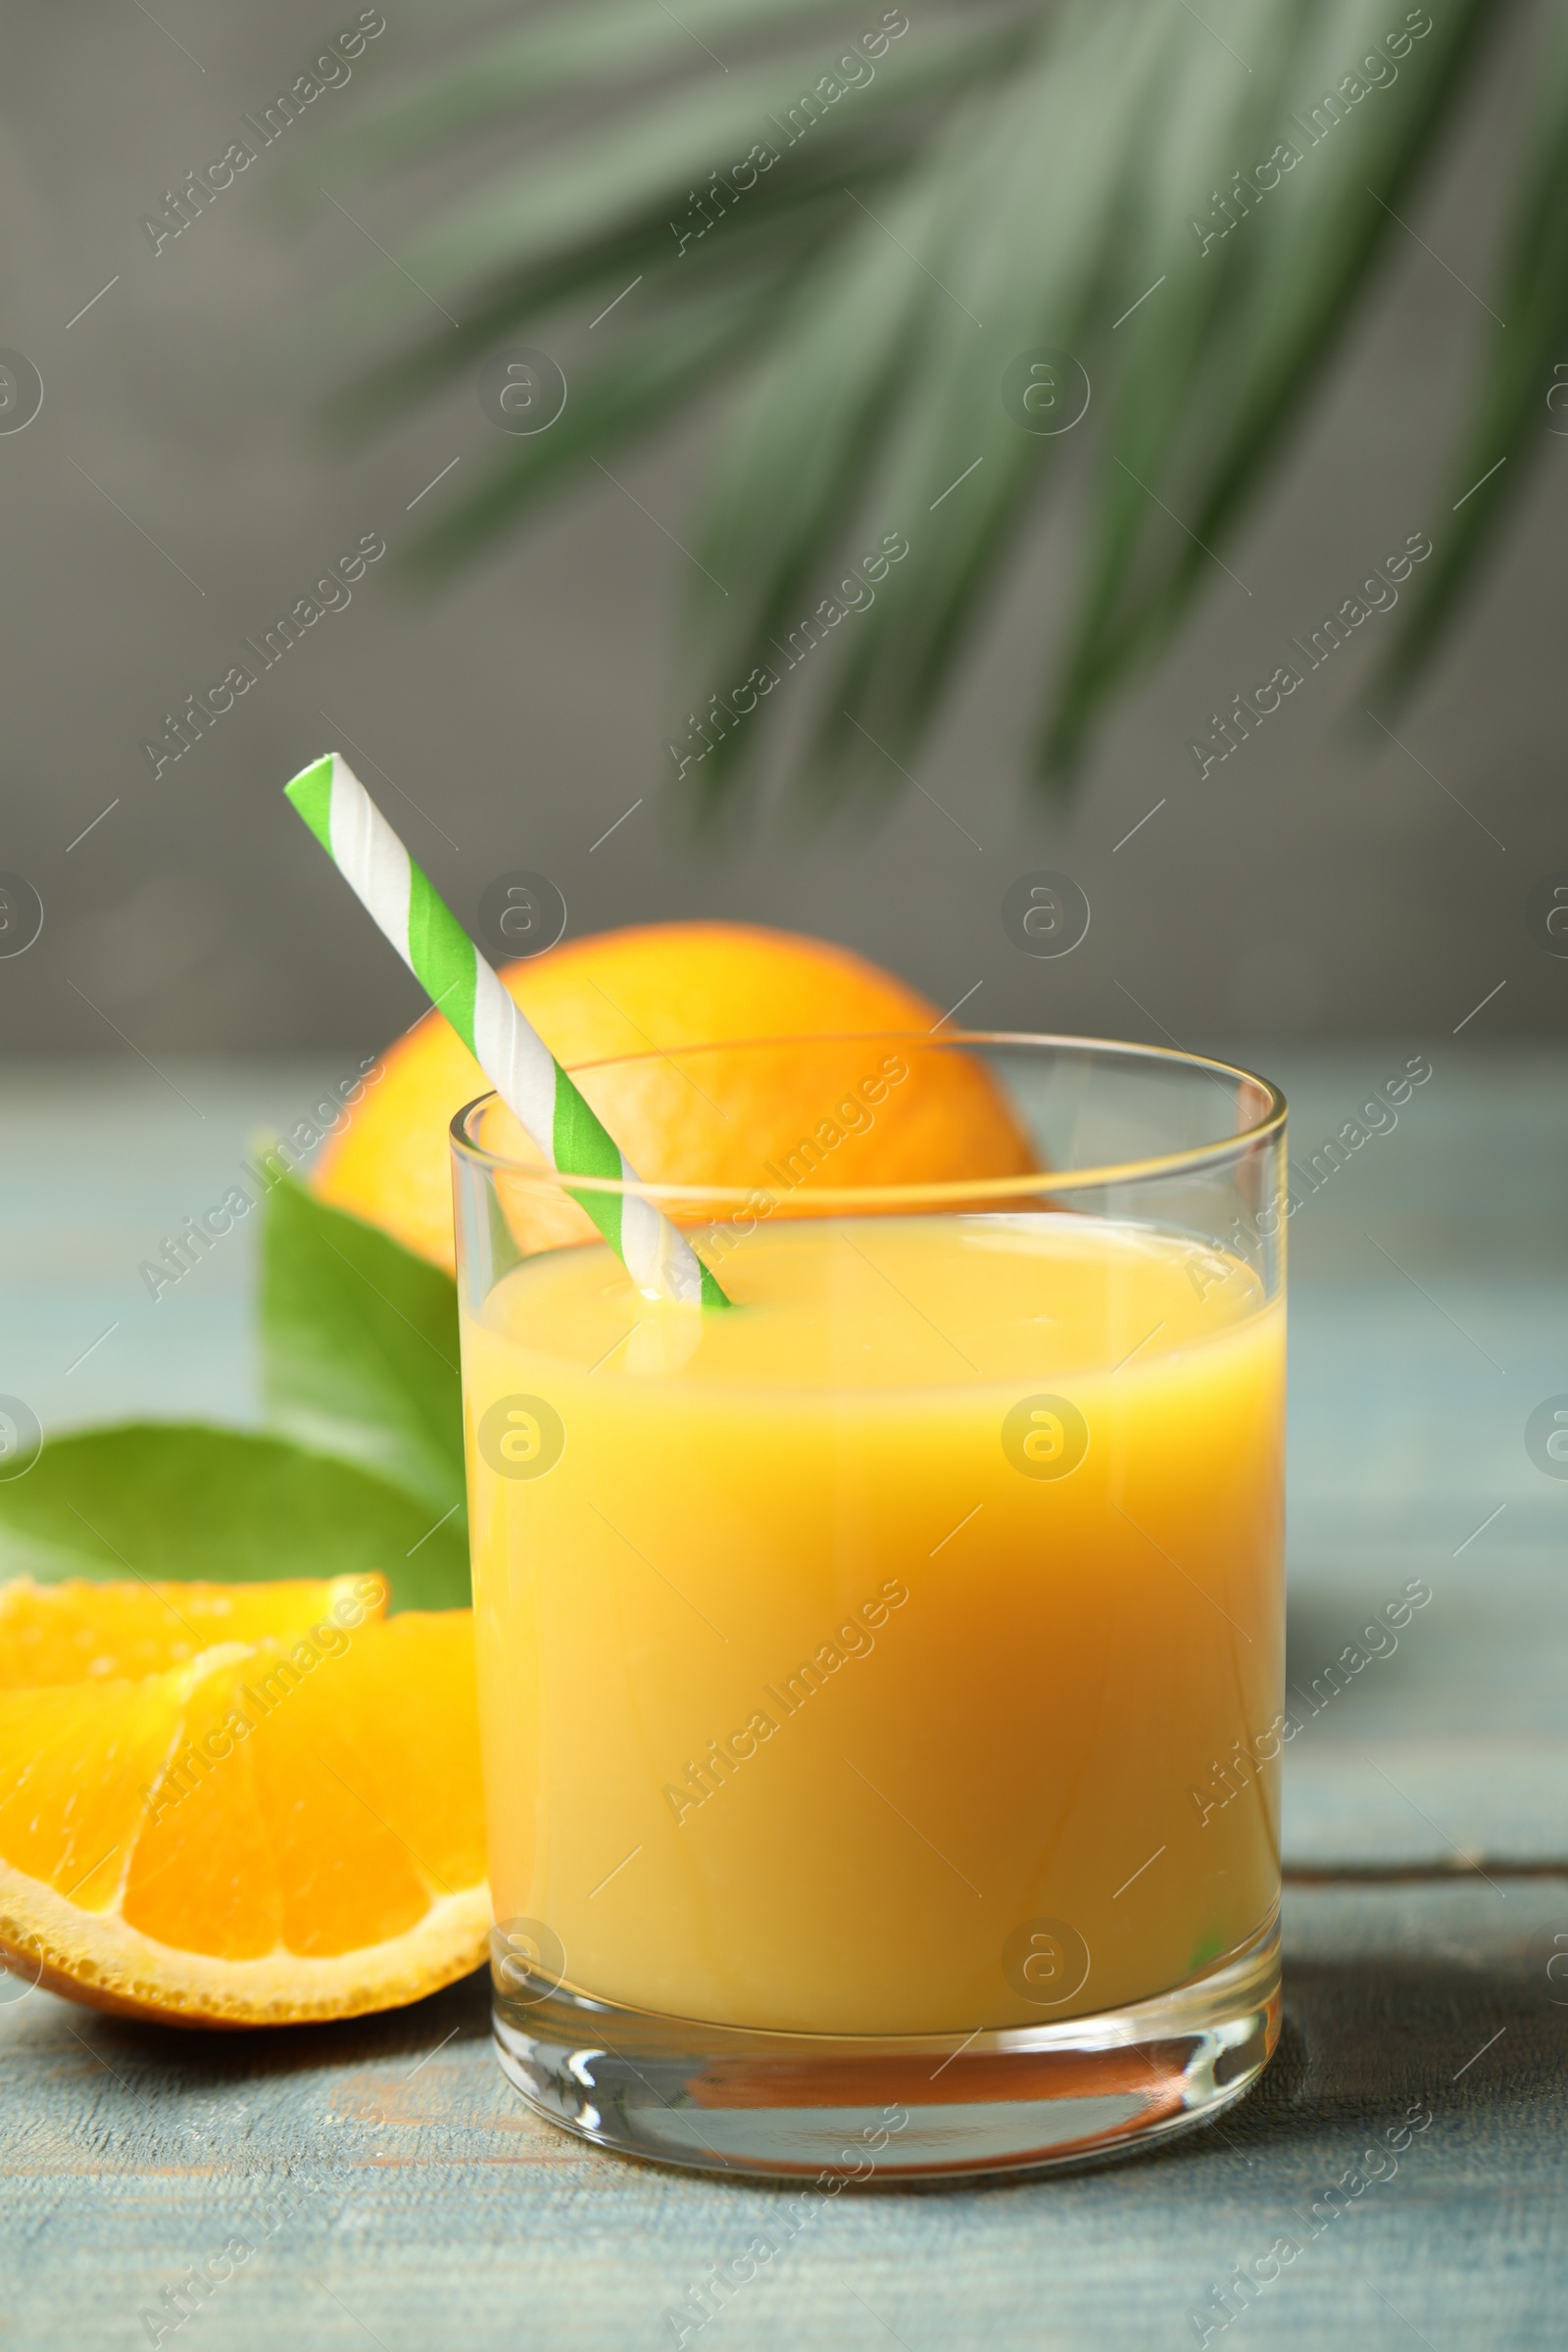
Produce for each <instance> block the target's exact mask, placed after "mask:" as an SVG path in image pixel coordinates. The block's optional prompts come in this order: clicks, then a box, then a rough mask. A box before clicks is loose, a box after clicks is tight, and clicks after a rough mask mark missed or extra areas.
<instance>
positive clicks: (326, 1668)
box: [0, 1577, 491, 2026]
mask: <svg viewBox="0 0 1568 2352" xmlns="http://www.w3.org/2000/svg"><path fill="white" fill-rule="evenodd" d="M385 1597H386V1594H385V1587H384V1586H383V1585H382V1583H381V1580H380V1579H379V1578H357V1579H356V1578H347V1577H344V1578H340V1579H337V1580H336V1581H335V1582H331V1583H317V1584H307V1583H293V1584H279V1585H271V1586H265V1585H262V1586H257V1585H251V1586H229V1587H222V1586H216V1585H207V1586H200V1585H180V1584H168V1585H146V1586H143V1585H136V1586H126V1585H93V1584H74V1585H61V1586H56V1587H52V1588H39V1587H37V1586H33V1585H30V1584H27V1583H25V1582H18V1583H16V1584H13V1585H10V1586H7V1587H5V1588H3V1589H0V1950H3V1951H4V1952H5V1954H6V1955H7V1957H8V1958H9V1960H10V1963H11V1966H12V1968H13V1971H14V1973H15V1974H17V1975H19V1976H22V1977H24V1978H29V1979H35V1980H36V1981H37V1982H40V1983H42V1984H44V1985H47V1986H48V1987H49V1988H50V1989H51V1990H53V1991H56V1992H62V1993H66V1994H68V1995H70V1996H71V1997H73V1998H74V1999H77V2000H82V2001H87V2002H90V2003H92V2004H93V2005H95V2006H96V2007H99V2008H104V2009H114V2010H119V2011H122V2012H124V2013H126V2014H129V2015H134V2016H142V2017H155V2018H162V2019H166V2020H170V2021H173V2022H179V2023H183V2024H187V2025H214V2026H218V2025H221V2026H256V2025H292V2024H298V2023H300V2022H302V2021H304V2020H309V2019H317V2018H328V2017H353V2016H358V2015H360V2014H362V2013H363V2012H364V2011H366V2010H370V2009H384V2008H393V2007H396V2006H398V2005H400V2004H401V2003H403V2002H407V2001H414V2000H418V1999H420V1998H421V1997H422V1996H423V1995H424V1994H425V1993H428V1992H433V1991H434V1990H436V1988H437V1987H438V1986H440V1985H446V1984H450V1983H451V1982H452V1981H453V1979H454V1978H457V1977H460V1976H464V1975H466V1973H467V1972H468V1971H469V1970H470V1969H472V1968H476V1967H477V1966H478V1965H479V1964H480V1962H481V1960H482V1959H483V1957H484V1946H485V1937H486V1933H487V1930H488V1928H489V1925H490V1919H491V1912H490V1899H489V1893H488V1889H487V1887H486V1885H485V1876H484V1872H485V1864H484V1820H483V1805H482V1799H481V1794H480V1780H479V1752H478V1728H477V1718H476V1708H475V1692H474V1665H473V1622H472V1616H471V1613H470V1612H469V1611H468V1610H466V1609H462V1610H459V1609H452V1610H443V1611H440V1612H436V1613H425V1612H420V1611H414V1610H410V1611H406V1612H404V1613H403V1614H402V1615H400V1616H397V1617H393V1618H385V1617H384V1616H383V1614H382V1612H383V1610H384V1607H385ZM35 1675H36V1676H37V1677H38V1679H34V1676H35ZM43 1676H48V1677H49V1678H50V1679H48V1680H45V1679H42V1678H43Z"/></svg>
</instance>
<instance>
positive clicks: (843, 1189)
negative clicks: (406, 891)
mask: <svg viewBox="0 0 1568 2352" xmlns="http://www.w3.org/2000/svg"><path fill="white" fill-rule="evenodd" d="M875 1044H894V1045H899V1046H906V1047H907V1046H915V1047H921V1046H925V1047H940V1048H947V1047H950V1046H955V1047H960V1048H962V1047H977V1046H978V1047H988V1046H989V1047H994V1048H995V1047H1000V1048H1007V1047H1013V1048H1016V1047H1032V1048H1036V1049H1040V1048H1047V1049H1051V1050H1054V1051H1055V1052H1058V1053H1060V1052H1065V1053H1068V1054H1076V1055H1079V1056H1087V1055H1089V1054H1104V1055H1108V1056H1111V1057H1114V1058H1118V1059H1121V1060H1123V1061H1125V1062H1129V1063H1132V1062H1150V1063H1161V1062H1162V1063H1165V1064H1167V1065H1169V1066H1172V1067H1176V1068H1183V1069H1188V1070H1191V1071H1192V1072H1193V1073H1194V1074H1195V1075H1198V1074H1201V1075H1203V1076H1206V1077H1210V1078H1217V1079H1227V1078H1230V1079H1239V1080H1241V1081H1243V1082H1244V1083H1245V1084H1246V1085H1249V1086H1255V1087H1257V1088H1258V1089H1259V1090H1260V1091H1261V1093H1262V1094H1263V1096H1264V1098H1265V1105H1266V1107H1265V1109H1264V1111H1263V1114H1262V1116H1261V1117H1260V1118H1258V1119H1256V1120H1254V1121H1253V1123H1252V1125H1251V1126H1250V1127H1246V1128H1244V1129H1242V1131H1241V1132H1240V1133H1239V1134H1235V1135H1227V1136H1221V1137H1218V1138H1216V1139H1215V1140H1214V1141H1213V1142H1211V1143H1206V1144H1193V1145H1189V1146H1187V1147H1185V1148H1184V1149H1183V1150H1181V1151H1177V1152H1159V1153H1156V1154H1154V1155H1152V1157H1149V1158H1144V1159H1133V1160H1112V1161H1107V1162H1105V1163H1104V1164H1103V1165H1101V1166H1098V1167H1092V1168H1044V1169H1038V1170H1036V1171H1034V1172H1032V1173H1030V1174H1024V1175H1015V1176H977V1177H971V1178H963V1177H949V1178H945V1179H944V1180H943V1181H942V1182H940V1183H933V1184H872V1185H853V1186H846V1185H816V1184H813V1185H812V1186H811V1188H810V1194H811V1201H812V1202H813V1204H814V1205H815V1206H817V1207H819V1208H820V1207H828V1208H844V1209H849V1208H856V1207H858V1208H860V1209H862V1210H863V1209H865V1208H866V1207H868V1206H877V1207H882V1206H889V1207H894V1208H942V1207H952V1206H955V1205H956V1204H958V1203H960V1202H962V1203H969V1204H971V1205H973V1204H985V1203H994V1204H996V1205H998V1206H1017V1205H1018V1203H1019V1202H1020V1201H1028V1200H1032V1199H1035V1198H1038V1197H1042V1196H1045V1195H1050V1194H1055V1193H1078V1192H1096V1191H1103V1190H1104V1189H1105V1188H1106V1187H1108V1186H1110V1185H1117V1184H1138V1183H1149V1182H1152V1181H1153V1180H1155V1179H1157V1178H1159V1177H1164V1176H1180V1175H1187V1174H1189V1173H1196V1172H1198V1171H1199V1170H1201V1169H1204V1168H1211V1167H1214V1166H1217V1165H1219V1164H1220V1163H1221V1162H1223V1161H1225V1160H1227V1159H1234V1158H1239V1157H1241V1156H1243V1155H1245V1154H1246V1153H1248V1152H1255V1151H1256V1150H1258V1149H1259V1148H1260V1147H1261V1146H1262V1145H1264V1144H1267V1143H1269V1142H1271V1141H1273V1140H1274V1139H1275V1138H1276V1137H1278V1136H1280V1135H1281V1134H1282V1133H1283V1131H1284V1127H1285V1120H1286V1102H1285V1097H1284V1095H1283V1094H1282V1093H1281V1092H1280V1090H1279V1088H1278V1087H1277V1086H1276V1085H1275V1084H1274V1082H1273V1080H1272V1079H1271V1078H1264V1077H1262V1076H1260V1075H1259V1073H1258V1072H1257V1071H1256V1070H1249V1069H1245V1068H1244V1067H1243V1066H1242V1064H1241V1063H1240V1062H1230V1061H1219V1060H1217V1059H1215V1058H1214V1057H1213V1056H1212V1055H1210V1054H1189V1053H1188V1052H1186V1051H1185V1049H1183V1048H1181V1047H1173V1046H1145V1045H1137V1044H1134V1043H1131V1042H1130V1041H1128V1040H1125V1039H1121V1038H1100V1037H1067V1036H1059V1035H1055V1034H1053V1033H1051V1032H1046V1031H1039V1032H1036V1031H1028V1030H1007V1029H950V1030H947V1031H945V1032H944V1033H943V1035H942V1036H941V1037H940V1038H938V1037H935V1036H934V1035H933V1034H932V1032H931V1031H929V1030H925V1031H922V1030H913V1029H871V1030H818V1031H813V1032H807V1033H803V1034H801V1035H799V1036H788V1037H748V1038H731V1039H722V1040H714V1041H711V1042H710V1043H706V1044H703V1045H697V1046H678V1047H674V1048H670V1049H665V1048H662V1047H658V1046H655V1047H652V1048H651V1049H650V1050H649V1051H648V1052H646V1053H637V1054H603V1055H601V1056H599V1057H598V1058H597V1059H595V1060H593V1061H577V1062H571V1063H568V1064H566V1065H564V1066H565V1068H566V1071H567V1075H568V1076H570V1077H573V1078H576V1077H579V1076H585V1075H586V1074H587V1073H588V1072H589V1071H592V1070H606V1069H618V1068H627V1067H632V1066H635V1065H636V1064H638V1063H642V1062H654V1061H671V1060H673V1059H674V1057H675V1055H676V1054H680V1055H682V1056H689V1055H692V1054H733V1053H745V1052H748V1051H751V1050H754V1049H757V1048H761V1047H775V1048H776V1047H781V1046H809V1045H816V1046H822V1045H833V1046H844V1045H875ZM499 1100H500V1096H499V1093H498V1090H497V1089H496V1088H495V1087H488V1088H486V1090H485V1092H484V1093H483V1094H482V1095H476V1096H474V1097H473V1099H472V1100H471V1101H470V1102H468V1103H464V1105H463V1106H462V1108H461V1109H460V1110H458V1111H456V1112H454V1114H453V1116H452V1119H451V1121H450V1124H449V1127H448V1133H449V1135H450V1136H451V1139H452V1148H453V1151H454V1152H457V1153H459V1154H460V1155H461V1156H462V1157H463V1158H464V1159H466V1160H467V1161H469V1162H471V1163H472V1164H474V1165H475V1166H478V1167H482V1168H487V1169H489V1170H490V1171H491V1172H492V1173H503V1174H506V1175H508V1176H511V1177H515V1178H516V1179H519V1180H522V1181H526V1182H531V1183H535V1184H544V1185H548V1186H549V1187H550V1188H551V1189H552V1190H553V1191H555V1192H558V1193H559V1192H569V1193H609V1194H618V1195H619V1196H620V1197H621V1198H622V1199H625V1198H628V1197H630V1198H632V1199H635V1200H639V1201H655V1202H657V1203H659V1204H661V1205H667V1206H672V1207H688V1208H689V1207H692V1206H694V1205H699V1204H702V1203H704V1202H711V1203H713V1204H714V1205H715V1206H723V1207H725V1208H734V1207H745V1206H746V1205H747V1204H748V1203H749V1202H751V1201H758V1200H777V1199H780V1198H782V1197H784V1193H785V1192H786V1191H787V1190H788V1188H779V1189H778V1190H775V1189H774V1188H773V1187H772V1186H769V1185H763V1184H748V1185H735V1184H702V1183H692V1182H687V1183H670V1182H663V1181H661V1182H657V1183H655V1182H646V1183H645V1182H642V1181H638V1182H635V1183H634V1182H629V1181H628V1180H627V1179H626V1178H625V1177H620V1176H576V1175H571V1174H568V1173H565V1172H564V1171H563V1170H561V1169H559V1168H552V1167H547V1166H546V1165H544V1164H543V1163H542V1162H540V1161H535V1160H526V1159H517V1158H515V1157H513V1156H511V1155H510V1154H508V1153H506V1152H492V1151H490V1150H488V1149H487V1147H486V1146H485V1145H483V1144H479V1143H476V1142H475V1141H474V1139H473V1137H472V1135H471V1134H470V1133H469V1131H468V1129H469V1122H470V1120H472V1119H473V1118H474V1117H475V1116H476V1114H477V1113H478V1112H480V1111H482V1110H484V1109H486V1108H487V1107H488V1106H489V1104H491V1103H496V1102H498V1101H499Z"/></svg>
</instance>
